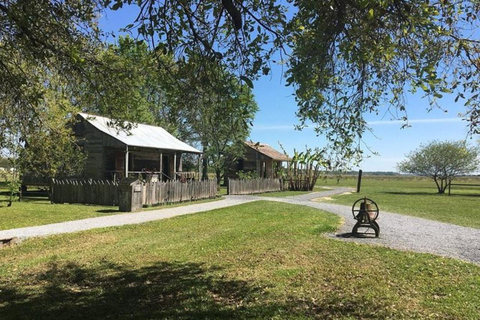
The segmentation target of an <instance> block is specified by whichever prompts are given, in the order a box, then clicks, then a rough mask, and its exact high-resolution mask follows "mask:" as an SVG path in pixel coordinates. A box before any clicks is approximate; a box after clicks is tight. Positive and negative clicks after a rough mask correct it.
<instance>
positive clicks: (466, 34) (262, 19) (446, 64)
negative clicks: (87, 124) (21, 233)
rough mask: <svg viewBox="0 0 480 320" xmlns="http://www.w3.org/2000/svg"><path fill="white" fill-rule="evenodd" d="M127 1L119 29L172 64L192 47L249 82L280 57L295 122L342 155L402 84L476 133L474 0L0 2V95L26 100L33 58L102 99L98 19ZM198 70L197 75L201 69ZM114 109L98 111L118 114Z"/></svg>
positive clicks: (105, 75) (24, 103) (401, 106)
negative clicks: (453, 105)
mask: <svg viewBox="0 0 480 320" xmlns="http://www.w3.org/2000/svg"><path fill="white" fill-rule="evenodd" d="M127 4H128V5H136V6H138V7H139V15H138V17H137V18H136V19H135V21H131V22H130V23H128V22H126V26H125V28H126V29H127V30H130V31H132V33H134V34H135V35H137V34H138V37H139V38H140V39H144V40H146V41H147V43H148V44H149V47H150V48H151V49H152V50H154V51H155V52H158V53H161V54H163V55H169V56H171V57H172V59H173V61H174V62H175V63H179V64H182V63H186V62H188V61H189V60H190V59H192V58H193V57H201V58H202V60H201V61H203V62H204V63H203V65H204V66H208V64H209V63H212V62H215V63H217V64H219V65H221V66H222V68H223V69H225V70H227V71H229V72H230V73H234V74H236V75H237V76H238V77H239V78H240V79H242V80H243V81H244V82H245V84H247V85H249V86H252V83H253V81H254V80H255V79H257V78H258V77H259V76H261V75H262V74H268V73H269V72H270V70H271V66H272V64H273V63H283V64H285V66H286V73H285V75H286V76H287V84H289V85H291V86H293V87H294V88H295V95H296V100H297V103H298V116H299V119H300V124H299V127H303V126H305V125H306V124H307V123H310V122H312V123H313V124H314V126H315V129H316V131H317V133H318V134H321V135H325V136H326V137H327V140H328V141H329V143H330V148H331V149H332V150H335V151H336V152H337V153H338V154H340V157H339V158H340V159H352V158H355V157H356V156H359V157H358V159H360V158H361V155H362V150H361V148H360V141H361V138H362V137H363V135H364V133H365V131H367V130H369V128H368V125H367V123H366V121H365V119H364V115H365V114H366V113H369V112H370V113H377V114H387V115H388V114H390V115H391V117H392V118H400V119H404V120H405V121H407V120H408V117H407V111H408V109H407V105H406V103H405V100H404V96H405V94H406V92H408V91H410V92H423V93H424V94H425V96H427V97H428V98H429V99H430V101H431V103H432V106H435V105H436V103H437V101H438V99H440V98H441V97H442V95H444V94H453V95H455V97H456V100H458V101H459V102H463V103H464V105H465V112H464V118H465V119H466V120H467V121H468V124H469V126H470V131H471V132H472V133H479V132H480V119H479V115H480V106H479V104H478V103H479V102H478V101H480V100H479V99H478V94H479V81H478V78H479V77H478V76H479V66H480V64H479V54H480V39H479V38H478V34H477V33H476V32H475V30H478V24H479V22H478V21H479V20H478V19H477V15H478V11H479V10H478V9H479V6H480V3H478V2H477V1H449V0H434V1H423V0H409V1H407V0H382V1H378V0H325V1H318V0H283V1H281V0H277V1H273V0H272V1H264V0H243V1H240V0H222V1H218V0H182V1H168V0H140V1H133V0H87V1H83V0H82V1H80V0H67V1H60V0H50V1H47V0H41V1H35V2H32V1H26V0H9V1H4V2H2V4H0V30H1V31H0V32H1V34H0V39H1V40H0V61H1V64H0V77H1V80H2V84H1V85H0V97H2V100H3V99H5V98H6V97H8V99H10V100H12V99H13V100H15V101H17V102H21V103H16V104H15V108H16V109H19V110H25V109H27V110H28V109H29V108H30V109H31V108H32V105H34V104H35V103H36V102H37V101H38V100H39V99H41V97H42V95H43V93H42V91H41V90H36V91H31V90H29V89H28V88H29V83H30V82H32V81H35V77H32V76H31V74H30V73H25V72H24V69H23V66H24V65H25V64H34V65H35V66H36V67H39V68H42V69H45V70H54V71H56V72H57V74H59V75H61V76H62V77H64V78H65V79H67V80H68V82H67V83H70V84H72V83H75V82H80V81H82V85H75V84H73V85H71V87H72V89H75V88H82V90H86V89H87V88H88V89H89V90H92V92H96V93H97V94H98V97H97V99H104V101H106V102H108V99H106V98H108V97H109V95H108V94H106V93H105V89H106V88H109V85H108V80H109V79H111V77H112V75H114V74H115V73H117V72H118V69H116V68H115V65H114V64H104V63H102V61H101V59H98V52H97V48H98V43H99V39H100V35H101V32H100V30H98V25H97V17H98V15H99V14H101V13H102V12H103V11H104V10H105V9H106V8H109V9H110V10H113V11H115V10H118V9H119V8H121V7H122V6H124V5H127ZM112 14H115V13H112ZM157 66H159V67H162V68H165V65H162V63H158V64H157ZM206 70H207V69H206V68H202V67H199V68H198V69H197V70H196V72H197V73H196V74H197V75H198V76H199V78H201V73H202V72H204V75H205V76H206V77H207V78H208V72H206ZM105 105H108V104H105ZM122 108H123V107H122V106H119V105H115V106H114V105H111V104H110V105H109V108H107V109H108V112H109V113H110V114H111V115H113V116H122V115H125V113H126V112H125V110H124V109H122ZM119 109H120V110H119ZM405 124H406V125H408V122H405Z"/></svg>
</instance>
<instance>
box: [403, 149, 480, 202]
mask: <svg viewBox="0 0 480 320" xmlns="http://www.w3.org/2000/svg"><path fill="white" fill-rule="evenodd" d="M478 155H479V149H478V148H474V147H471V148H469V147H467V145H466V143H465V141H445V142H441V141H432V142H430V143H428V144H426V145H421V146H420V147H419V148H418V149H417V150H414V151H412V152H410V153H409V154H408V155H407V159H406V160H404V161H402V162H400V163H399V164H398V169H399V170H400V172H405V173H412V174H417V175H421V176H426V177H431V178H432V179H433V180H434V181H435V184H436V185H437V188H438V193H440V194H442V193H445V190H446V188H447V187H448V186H449V185H450V183H452V180H453V179H454V178H455V177H456V176H458V175H461V174H466V173H470V172H473V171H475V170H476V169H477V168H478V165H479V163H480V161H479V159H478Z"/></svg>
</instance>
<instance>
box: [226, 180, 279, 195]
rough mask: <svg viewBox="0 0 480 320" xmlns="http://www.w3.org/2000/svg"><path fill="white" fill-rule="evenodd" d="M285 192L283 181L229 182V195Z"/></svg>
mask: <svg viewBox="0 0 480 320" xmlns="http://www.w3.org/2000/svg"><path fill="white" fill-rule="evenodd" d="M282 190H283V182H282V180H281V179H251V180H234V179H229V180H228V192H227V193H228V194H231V195H233V194H255V193H263V192H275V191H282Z"/></svg>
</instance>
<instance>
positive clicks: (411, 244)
mask: <svg viewBox="0 0 480 320" xmlns="http://www.w3.org/2000/svg"><path fill="white" fill-rule="evenodd" d="M351 191H352V189H350V188H333V189H331V190H326V191H322V192H313V193H309V194H305V195H301V196H294V197H286V198H274V197H260V196H226V197H225V199H222V200H219V201H212V202H205V203H199V204H191V205H187V206H182V207H175V208H163V209H160V210H151V211H142V212H135V213H124V214H116V215H110V216H104V217H97V218H89V219H83V220H76V221H68V222H62V223H55V224H49V225H43V226H35V227H26V228H19V229H10V230H2V231H0V240H1V239H9V238H19V239H25V238H30V237H41V236H48V235H54V234H61V233H70V232H77V231H84V230H89V229H94V228H105V227H113V226H122V225H127V224H139V223H145V222H149V221H155V220H160V219H166V218H171V217H174V216H179V215H185V214H192V213H197V212H205V211H210V210H214V209H220V208H226V207H230V206H234V205H239V204H244V203H248V202H252V201H258V200H268V201H276V202H283V203H291V204H297V205H306V206H309V207H313V208H316V209H320V210H324V211H327V212H331V213H334V214H337V215H339V216H340V217H342V220H343V223H342V225H341V226H340V227H339V229H338V230H337V231H336V232H335V233H333V234H327V236H328V237H331V238H334V239H339V240H344V241H355V242H359V243H365V244H374V245H383V246H387V247H390V248H394V249H399V250H409V251H416V252H423V253H432V254H436V255H441V256H446V257H453V258H458V259H461V260H465V261H468V262H472V263H475V264H479V265H480V229H473V228H467V227H461V226H456V225H452V224H448V223H443V222H438V221H433V220H427V219H422V218H417V217H412V216H407V215H401V214H396V213H390V212H384V211H380V216H379V220H378V223H379V225H380V228H381V232H380V237H379V238H354V237H348V235H349V234H350V232H351V230H352V228H353V225H354V224H355V222H356V221H355V220H354V219H353V217H352V212H351V207H350V206H344V205H338V204H333V203H329V202H315V201H311V200H313V199H316V198H321V197H328V196H331V195H335V194H341V193H345V192H351ZM346 235H347V236H346Z"/></svg>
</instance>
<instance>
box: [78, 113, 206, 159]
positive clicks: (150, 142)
mask: <svg viewBox="0 0 480 320" xmlns="http://www.w3.org/2000/svg"><path fill="white" fill-rule="evenodd" d="M79 115H80V116H81V117H82V118H83V119H85V120H86V121H88V122H89V123H90V124H92V125H93V126H94V127H95V128H97V129H98V130H100V131H102V132H103V133H105V134H108V135H109V136H111V137H113V138H115V139H117V140H119V141H120V142H122V143H124V144H125V145H127V146H133V147H142V148H155V149H159V150H174V151H183V152H189V153H202V152H201V151H199V150H197V149H195V148H194V147H192V146H189V145H188V144H186V143H185V142H183V141H180V140H178V139H177V138H175V137H174V136H172V135H171V134H170V133H168V132H167V131H166V130H165V129H163V128H161V127H156V126H151V125H146V124H140V123H139V124H134V126H133V128H132V129H131V130H129V132H126V131H125V130H118V129H117V128H115V127H112V125H111V123H112V121H113V120H112V119H109V118H105V117H101V116H95V115H90V114H86V113H79Z"/></svg>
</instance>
